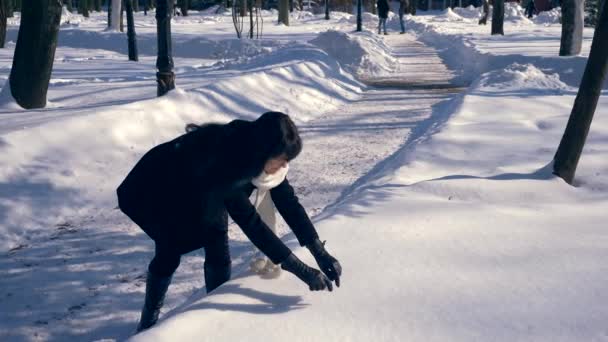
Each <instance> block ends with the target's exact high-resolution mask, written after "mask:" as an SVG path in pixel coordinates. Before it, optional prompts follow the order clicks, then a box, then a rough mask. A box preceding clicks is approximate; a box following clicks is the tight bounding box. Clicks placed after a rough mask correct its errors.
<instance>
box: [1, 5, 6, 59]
mask: <svg viewBox="0 0 608 342" xmlns="http://www.w3.org/2000/svg"><path fill="white" fill-rule="evenodd" d="M5 1H6V0H0V48H2V49H4V44H5V43H6V21H7V18H6V8H5V7H4V2H5Z"/></svg>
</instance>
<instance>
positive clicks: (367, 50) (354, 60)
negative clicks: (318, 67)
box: [310, 30, 397, 75]
mask: <svg viewBox="0 0 608 342" xmlns="http://www.w3.org/2000/svg"><path fill="white" fill-rule="evenodd" d="M310 43H312V44H314V45H316V46H318V47H319V48H321V49H322V50H324V51H325V52H326V53H327V54H328V55H330V56H332V57H333V58H335V59H336V60H338V62H340V64H341V65H342V66H344V68H345V69H346V70H348V71H349V72H352V73H355V74H356V75H362V74H365V75H382V74H386V73H391V72H393V71H395V69H396V68H397V59H395V58H394V57H393V56H392V54H391V49H390V47H389V46H388V45H386V44H385V43H384V41H383V40H382V38H380V37H379V36H377V35H375V34H373V33H372V32H369V31H364V32H359V33H355V34H348V33H345V32H340V31H335V30H328V31H326V32H323V33H321V34H320V35H319V36H318V37H317V38H315V39H313V40H311V41H310Z"/></svg>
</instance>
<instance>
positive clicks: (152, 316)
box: [137, 271, 172, 332]
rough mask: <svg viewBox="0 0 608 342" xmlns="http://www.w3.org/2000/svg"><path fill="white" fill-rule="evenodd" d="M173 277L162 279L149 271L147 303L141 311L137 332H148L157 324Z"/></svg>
mask: <svg viewBox="0 0 608 342" xmlns="http://www.w3.org/2000/svg"><path fill="white" fill-rule="evenodd" d="M171 277H172V276H168V277H161V276H158V275H155V274H154V273H152V272H149V271H148V277H147V278H146V301H145V303H144V307H143V309H142V310H141V318H140V319H139V324H138V325H137V332H140V331H142V330H146V329H148V328H149V327H151V326H153V325H154V324H156V321H157V320H158V314H159V313H160V308H161V307H162V306H163V303H164V301H165V294H166V293H167V289H168V288H169V284H171Z"/></svg>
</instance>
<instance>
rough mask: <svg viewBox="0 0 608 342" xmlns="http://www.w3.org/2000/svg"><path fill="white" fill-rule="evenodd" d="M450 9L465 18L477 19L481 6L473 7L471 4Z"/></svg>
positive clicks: (479, 15)
mask: <svg viewBox="0 0 608 342" xmlns="http://www.w3.org/2000/svg"><path fill="white" fill-rule="evenodd" d="M452 11H453V13H454V14H456V15H458V16H460V17H462V18H466V19H479V18H480V17H481V7H480V8H475V7H474V6H473V5H469V7H466V8H461V7H456V8H454V9H453V10H452Z"/></svg>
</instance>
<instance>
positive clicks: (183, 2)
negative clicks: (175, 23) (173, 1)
mask: <svg viewBox="0 0 608 342" xmlns="http://www.w3.org/2000/svg"><path fill="white" fill-rule="evenodd" d="M189 2H190V1H189V0H180V1H179V8H180V9H181V11H182V15H183V16H184V17H186V16H188V6H190V4H189Z"/></svg>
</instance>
